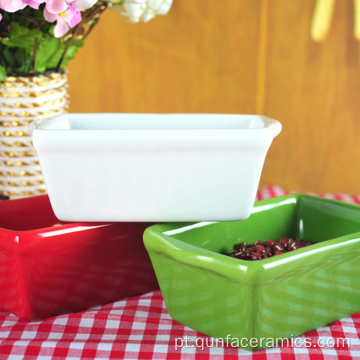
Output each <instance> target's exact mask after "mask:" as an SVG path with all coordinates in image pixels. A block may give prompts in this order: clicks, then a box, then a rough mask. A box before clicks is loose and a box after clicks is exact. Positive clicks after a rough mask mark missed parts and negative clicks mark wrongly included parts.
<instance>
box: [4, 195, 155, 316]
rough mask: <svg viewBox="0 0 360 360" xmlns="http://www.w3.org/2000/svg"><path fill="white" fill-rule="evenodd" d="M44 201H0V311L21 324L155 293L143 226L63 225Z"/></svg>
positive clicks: (46, 198)
mask: <svg viewBox="0 0 360 360" xmlns="http://www.w3.org/2000/svg"><path fill="white" fill-rule="evenodd" d="M55 224H57V225H58V224H59V220H58V219H57V218H56V217H55V215H54V213H53V211H52V209H51V206H50V202H49V199H48V196H46V195H43V196H37V197H30V198H26V199H21V200H10V201H2V202H0V269H1V272H0V286H1V291H0V309H2V310H6V311H8V312H11V313H13V314H15V315H17V316H18V317H20V318H23V319H26V320H36V319H41V318H46V317H49V316H52V315H56V314H62V313H69V312H75V311H79V310H83V309H86V308H88V307H90V306H95V305H100V304H104V303H109V302H112V301H115V300H119V299H121V298H124V297H129V296H135V295H139V294H143V293H146V292H149V291H152V290H155V289H157V288H158V286H157V281H156V277H155V274H154V272H153V270H152V266H151V262H150V259H149V256H148V254H147V252H146V250H145V248H144V246H143V243H142V233H143V232H144V230H145V228H146V226H148V225H149V224H146V223H141V224H139V223H117V224H104V223H86V224H82V223H65V224H62V225H60V226H53V225H55Z"/></svg>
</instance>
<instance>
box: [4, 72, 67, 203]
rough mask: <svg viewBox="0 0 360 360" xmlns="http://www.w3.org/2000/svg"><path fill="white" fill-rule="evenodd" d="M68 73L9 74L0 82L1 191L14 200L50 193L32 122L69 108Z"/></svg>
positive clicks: (58, 113)
mask: <svg viewBox="0 0 360 360" xmlns="http://www.w3.org/2000/svg"><path fill="white" fill-rule="evenodd" d="M67 87H68V85H67V76H66V74H65V73H48V74H41V75H36V76H19V77H17V76H16V77H15V76H9V77H7V78H6V79H5V80H4V81H3V82H1V83H0V128H1V131H0V194H1V195H3V196H8V197H9V198H10V199H16V198H21V197H25V196H33V195H40V194H44V193H46V188H45V184H44V180H43V177H42V174H41V169H40V165H39V161H38V158H37V156H36V152H35V149H34V148H33V146H32V142H31V137H30V135H29V132H28V125H29V124H30V123H31V122H32V121H34V120H38V119H45V118H49V117H53V116H56V115H60V114H62V113H64V112H66V110H67V108H68V104H69V102H68V92H67Z"/></svg>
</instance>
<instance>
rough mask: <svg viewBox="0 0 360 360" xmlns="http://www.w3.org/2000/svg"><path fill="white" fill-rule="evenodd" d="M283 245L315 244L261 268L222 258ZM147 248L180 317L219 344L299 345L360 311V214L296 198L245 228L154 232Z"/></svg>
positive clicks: (258, 212)
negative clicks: (287, 241) (248, 247)
mask: <svg viewBox="0 0 360 360" xmlns="http://www.w3.org/2000/svg"><path fill="white" fill-rule="evenodd" d="M282 237H292V238H300V239H305V240H308V241H310V242H312V243H313V245H312V246H309V247H306V248H302V249H299V250H294V251H291V252H289V253H286V254H283V255H279V256H275V257H272V258H268V259H265V260H260V261H245V260H238V259H235V258H231V257H228V256H225V255H222V253H228V252H230V251H231V250H233V247H234V245H235V244H237V243H239V242H246V243H247V244H252V243H253V242H254V241H256V240H268V239H276V240H278V239H281V238H282ZM144 241H145V246H146V248H147V250H148V252H149V254H150V257H151V260H152V263H153V266H154V268H155V272H156V275H157V278H158V280H159V284H160V288H161V291H162V294H163V296H164V299H165V303H166V306H167V308H168V310H169V313H170V314H171V316H172V317H173V318H174V319H175V320H177V321H179V322H180V323H182V324H184V325H187V326H189V327H191V328H193V329H195V330H197V331H200V332H202V333H204V334H207V335H210V336H214V337H219V338H226V336H227V335H228V334H231V336H232V337H233V338H238V339H239V341H241V339H243V338H247V339H251V338H252V337H255V338H257V339H259V340H258V341H260V339H261V338H265V339H276V338H284V337H286V338H289V337H292V336H296V335H299V334H302V333H304V332H306V331H309V330H311V329H314V328H317V327H319V326H322V325H325V324H327V323H330V322H333V321H335V320H337V319H340V318H343V317H345V316H348V315H350V314H353V313H356V312H358V311H360V280H359V274H360V206H358V205H353V204H350V203H345V202H340V201H335V200H328V199H322V198H316V197H311V196H305V195H289V196H284V197H279V198H274V199H271V200H264V201H259V202H257V203H256V204H255V207H254V209H253V213H252V215H251V216H250V217H249V219H247V220H245V221H240V222H222V223H211V222H208V223H206V222H202V223H195V224H193V223H189V224H159V225H154V226H151V227H150V228H148V229H147V230H146V231H145V234H144ZM264 346H265V345H263V346H262V347H264ZM249 349H250V350H251V349H252V350H254V348H249Z"/></svg>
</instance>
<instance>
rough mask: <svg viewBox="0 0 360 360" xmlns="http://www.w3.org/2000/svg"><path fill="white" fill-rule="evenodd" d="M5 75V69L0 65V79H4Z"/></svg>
mask: <svg viewBox="0 0 360 360" xmlns="http://www.w3.org/2000/svg"><path fill="white" fill-rule="evenodd" d="M6 76H7V74H6V70H5V69H4V68H3V67H2V66H1V65H0V81H4V80H5V79H6Z"/></svg>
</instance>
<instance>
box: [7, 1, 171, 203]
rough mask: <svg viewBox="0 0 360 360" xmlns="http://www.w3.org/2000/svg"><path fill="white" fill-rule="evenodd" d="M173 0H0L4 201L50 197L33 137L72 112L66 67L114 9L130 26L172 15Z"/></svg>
mask: <svg viewBox="0 0 360 360" xmlns="http://www.w3.org/2000/svg"><path fill="white" fill-rule="evenodd" d="M171 5H172V0H0V196H7V197H11V198H16V197H23V196H27V195H37V194H41V193H44V192H46V189H45V185H44V181H43V179H42V175H41V170H40V167H39V163H38V160H37V157H36V153H35V150H34V149H33V147H32V144H31V139H30V137H29V135H28V133H27V127H28V124H29V123H30V122H32V121H34V120H37V119H42V118H47V117H51V116H55V115H60V114H61V113H63V112H65V111H66V110H67V108H68V93H67V77H66V72H65V71H64V70H65V69H66V66H67V64H68V62H69V60H71V59H73V58H74V57H75V56H76V53H77V52H78V49H79V47H81V46H83V45H84V40H85V39H86V37H87V36H88V35H89V33H90V32H91V30H92V29H93V27H94V25H95V24H96V23H97V22H98V20H99V18H100V15H101V14H102V12H103V11H104V10H106V9H107V8H108V7H112V8H114V9H117V8H119V9H120V13H121V14H122V15H123V16H125V17H127V18H128V20H129V22H138V21H149V20H150V19H152V18H153V17H155V16H156V15H164V14H166V13H167V12H168V11H169V9H170V7H171Z"/></svg>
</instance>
